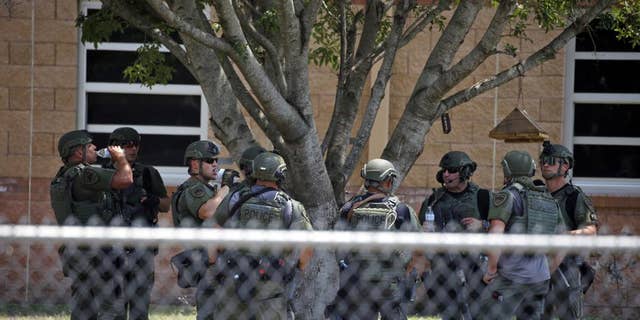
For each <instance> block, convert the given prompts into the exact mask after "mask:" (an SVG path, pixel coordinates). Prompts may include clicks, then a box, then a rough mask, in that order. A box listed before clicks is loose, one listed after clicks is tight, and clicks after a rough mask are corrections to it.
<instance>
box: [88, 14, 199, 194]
mask: <svg viewBox="0 0 640 320" xmlns="http://www.w3.org/2000/svg"><path fill="white" fill-rule="evenodd" d="M80 5H81V7H80V10H81V12H82V13H83V14H87V11H88V10H90V9H100V8H101V7H102V3H101V2H98V1H82V2H81V4H80ZM81 37H82V30H79V32H78V74H77V79H78V89H77V117H76V126H77V127H78V128H80V129H86V130H88V131H90V132H99V133H111V132H112V131H113V130H115V129H116V128H119V127H122V126H127V125H130V126H133V127H135V128H136V130H138V132H139V133H140V134H162V135H198V136H200V139H208V130H209V126H208V119H209V109H208V106H207V102H206V99H205V97H204V94H203V92H202V88H201V87H200V86H199V85H186V84H167V85H155V86H153V87H151V88H149V87H145V86H143V85H142V84H139V83H131V84H129V83H114V82H87V81H86V79H87V77H86V76H87V56H86V52H87V51H90V50H116V51H133V52H135V51H136V50H137V49H138V48H139V47H140V46H141V45H142V43H124V42H108V43H101V44H99V45H98V46H97V48H96V47H94V46H93V44H92V43H86V44H83V43H82V41H81V39H82V38H81ZM160 51H161V52H169V50H167V49H166V48H165V47H164V46H161V47H160ZM88 93H116V94H117V93H130V94H166V95H199V96H200V126H199V127H185V126H152V125H134V124H113V125H102V124H100V125H98V124H88V123H87V94H88ZM149 147H151V146H149ZM180 152H184V151H183V150H180ZM154 167H155V168H156V169H158V171H159V172H160V175H161V176H162V179H163V181H164V183H165V184H166V185H168V186H177V185H179V184H180V183H182V182H183V181H184V180H186V179H187V178H188V177H189V176H188V174H187V171H186V170H185V166H175V167H174V166H154Z"/></svg>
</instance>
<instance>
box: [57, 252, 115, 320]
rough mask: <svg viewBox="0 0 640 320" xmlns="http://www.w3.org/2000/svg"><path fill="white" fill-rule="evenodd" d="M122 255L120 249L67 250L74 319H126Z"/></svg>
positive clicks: (66, 268) (65, 267)
mask: <svg viewBox="0 0 640 320" xmlns="http://www.w3.org/2000/svg"><path fill="white" fill-rule="evenodd" d="M122 259H123V257H122V254H121V252H120V251H117V250H112V249H109V250H102V249H93V248H92V249H82V250H78V249H76V248H73V247H67V248H66V249H65V250H64V252H62V253H61V260H62V264H63V272H64V274H65V276H67V277H69V278H71V299H70V301H69V307H70V309H71V319H72V320H76V319H77V320H85V319H87V320H92V319H123V318H124V297H123V292H122V291H123V290H122V288H123V277H122V272H121V269H120V268H121V267H122Z"/></svg>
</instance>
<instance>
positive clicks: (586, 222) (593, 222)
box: [540, 141, 598, 319]
mask: <svg viewBox="0 0 640 320" xmlns="http://www.w3.org/2000/svg"><path fill="white" fill-rule="evenodd" d="M573 166H574V159H573V154H572V153H571V152H570V151H569V149H567V148H566V147H565V146H563V145H560V144H551V143H549V142H548V141H545V142H544V144H543V150H542V153H541V154H540V167H541V168H542V177H543V178H544V180H545V182H546V185H547V189H549V192H551V195H552V196H553V197H554V198H555V199H556V200H557V201H558V203H559V204H560V209H561V210H562V217H563V218H564V223H565V225H566V228H567V230H568V231H569V233H570V234H577V235H595V234H596V231H597V223H598V219H597V216H596V210H595V208H594V207H593V205H592V204H591V199H590V198H589V197H588V196H587V195H586V194H585V193H584V192H583V191H582V190H581V189H580V188H579V187H578V186H574V185H573V184H572V183H571V181H567V175H568V172H569V170H571V169H573ZM581 268H582V270H589V269H590V267H589V266H588V265H586V262H585V261H584V259H583V258H582V257H581V256H579V255H569V256H567V257H566V258H565V259H564V261H563V262H562V264H560V267H559V268H558V270H556V272H554V273H553V274H552V276H551V290H550V292H549V294H548V295H547V299H546V305H545V312H546V314H545V318H551V317H552V316H558V317H559V318H560V319H581V318H582V315H583V313H582V307H583V301H584V296H583V288H584V286H585V283H583V281H582V280H583V279H582V276H581V272H580V270H581ZM554 309H555V310H554ZM554 311H555V314H554Z"/></svg>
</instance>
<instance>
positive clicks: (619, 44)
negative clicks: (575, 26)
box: [576, 26, 640, 52]
mask: <svg viewBox="0 0 640 320" xmlns="http://www.w3.org/2000/svg"><path fill="white" fill-rule="evenodd" d="M616 35H617V33H616V32H615V31H612V30H605V29H602V28H601V27H598V26H596V27H595V28H591V30H589V31H585V32H583V33H581V34H579V35H577V36H576V51H591V52H593V51H603V52H604V51H623V52H640V47H636V48H633V47H632V46H631V44H629V43H628V42H626V41H620V40H618V39H616Z"/></svg>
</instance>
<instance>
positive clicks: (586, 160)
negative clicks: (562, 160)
mask: <svg viewBox="0 0 640 320" xmlns="http://www.w3.org/2000/svg"><path fill="white" fill-rule="evenodd" d="M573 152H574V156H575V159H576V167H575V168H574V173H573V175H574V176H576V177H593V178H640V166H639V165H638V163H640V146H600V145H574V146H573Z"/></svg>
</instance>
